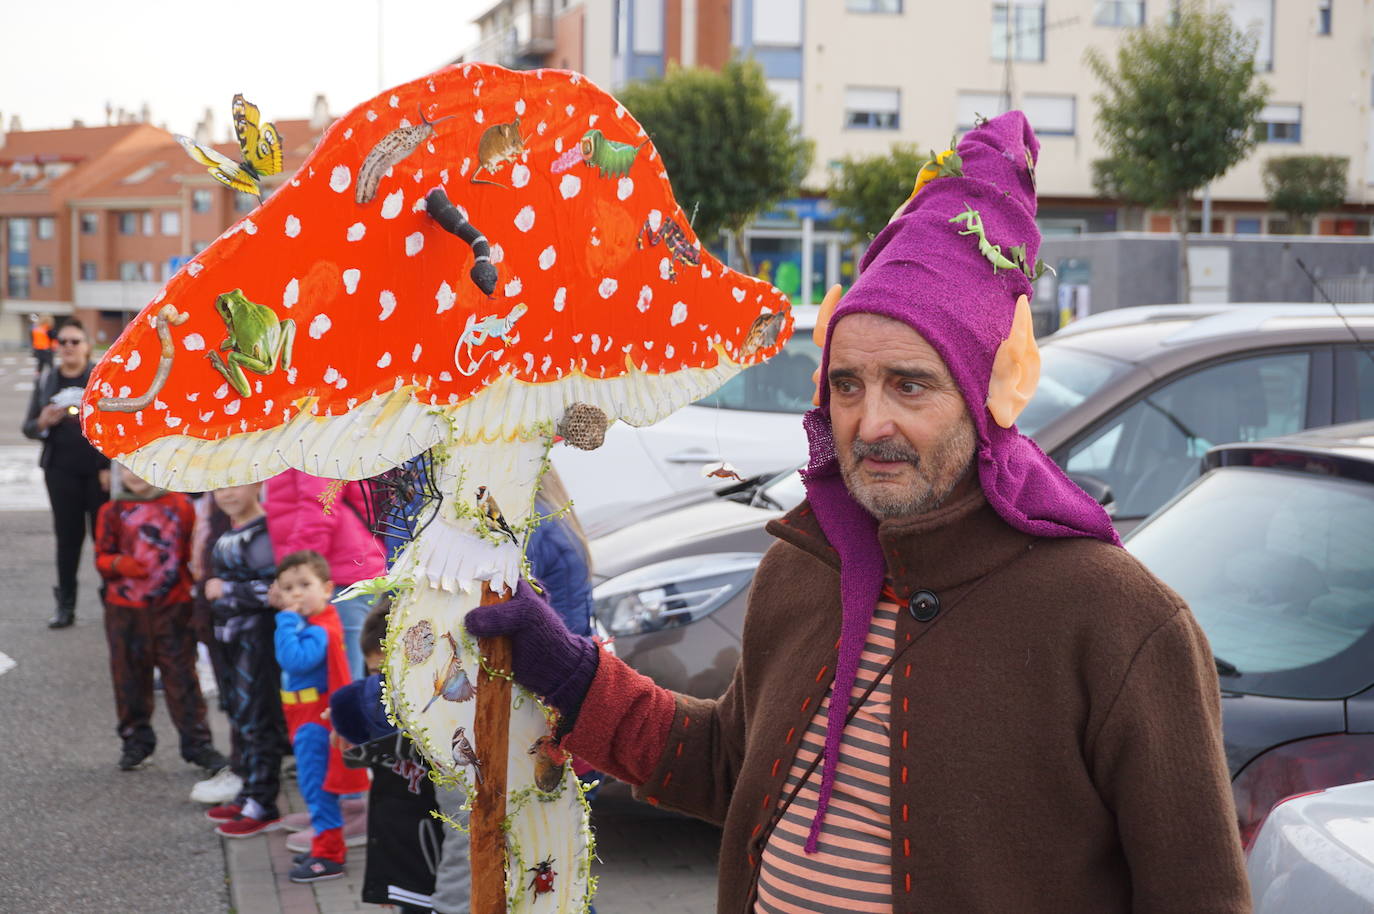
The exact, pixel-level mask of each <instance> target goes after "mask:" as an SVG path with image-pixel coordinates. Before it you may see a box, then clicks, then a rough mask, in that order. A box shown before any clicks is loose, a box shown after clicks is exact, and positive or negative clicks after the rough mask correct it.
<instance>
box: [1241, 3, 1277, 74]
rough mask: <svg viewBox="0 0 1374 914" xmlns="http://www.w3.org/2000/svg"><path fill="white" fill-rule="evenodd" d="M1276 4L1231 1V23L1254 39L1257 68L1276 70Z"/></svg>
mask: <svg viewBox="0 0 1374 914" xmlns="http://www.w3.org/2000/svg"><path fill="white" fill-rule="evenodd" d="M1274 2H1275V0H1231V3H1230V13H1231V21H1232V22H1233V23H1234V24H1235V26H1236V28H1237V29H1239V30H1240V31H1242V32H1245V33H1246V34H1247V35H1250V36H1251V37H1253V38H1254V39H1255V40H1256V42H1257V45H1256V47H1255V67H1256V68H1257V69H1260V70H1265V71H1271V70H1273V69H1274Z"/></svg>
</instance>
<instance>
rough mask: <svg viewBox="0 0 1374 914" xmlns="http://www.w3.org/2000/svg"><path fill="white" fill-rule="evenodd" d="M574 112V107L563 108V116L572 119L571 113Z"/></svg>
mask: <svg viewBox="0 0 1374 914" xmlns="http://www.w3.org/2000/svg"><path fill="white" fill-rule="evenodd" d="M576 110H577V108H575V107H574V106H572V105H568V106H566V107H564V109H563V112H564V113H565V114H567V115H568V117H572V116H573V112H574V111H576Z"/></svg>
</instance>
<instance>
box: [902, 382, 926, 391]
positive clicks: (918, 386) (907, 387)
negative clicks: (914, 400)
mask: <svg viewBox="0 0 1374 914" xmlns="http://www.w3.org/2000/svg"><path fill="white" fill-rule="evenodd" d="M897 389H898V390H900V391H901V392H902V393H904V394H918V393H920V392H921V391H923V390H925V385H924V384H922V383H921V382H920V381H902V382H901V383H899V384H898V385H897Z"/></svg>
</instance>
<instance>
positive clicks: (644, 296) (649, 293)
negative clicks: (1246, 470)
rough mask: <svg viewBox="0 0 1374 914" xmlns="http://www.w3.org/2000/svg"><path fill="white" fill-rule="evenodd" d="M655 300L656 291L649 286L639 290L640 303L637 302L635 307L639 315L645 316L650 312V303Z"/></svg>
mask: <svg viewBox="0 0 1374 914" xmlns="http://www.w3.org/2000/svg"><path fill="white" fill-rule="evenodd" d="M653 300H654V290H653V289H651V288H649V287H648V286H641V287H640V290H639V301H637V302H635V307H636V308H638V309H639V313H640V314H643V313H644V312H645V311H648V310H649V303H650V302H651V301H653Z"/></svg>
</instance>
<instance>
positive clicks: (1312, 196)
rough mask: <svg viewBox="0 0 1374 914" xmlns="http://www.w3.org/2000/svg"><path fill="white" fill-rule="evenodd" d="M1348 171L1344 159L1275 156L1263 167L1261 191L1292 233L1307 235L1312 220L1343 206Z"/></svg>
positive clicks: (1342, 157) (1348, 161)
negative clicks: (1287, 222)
mask: <svg viewBox="0 0 1374 914" xmlns="http://www.w3.org/2000/svg"><path fill="white" fill-rule="evenodd" d="M1349 167H1350V160H1349V159H1348V158H1346V157H1345V156H1314V155H1307V156H1275V157H1274V158H1272V159H1269V160H1268V161H1266V162H1265V163H1264V190H1265V193H1267V194H1268V195H1269V203H1270V205H1271V206H1273V207H1274V209H1276V210H1278V211H1279V212H1281V213H1287V214H1288V221H1289V223H1290V224H1291V226H1292V230H1293V231H1294V232H1295V233H1301V232H1303V231H1304V230H1306V231H1311V224H1312V217H1313V216H1315V215H1317V213H1319V212H1321V211H1322V210H1328V209H1335V208H1336V207H1338V206H1340V205H1341V204H1342V203H1344V202H1345V189H1346V170H1347V169H1348V168H1349Z"/></svg>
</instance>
